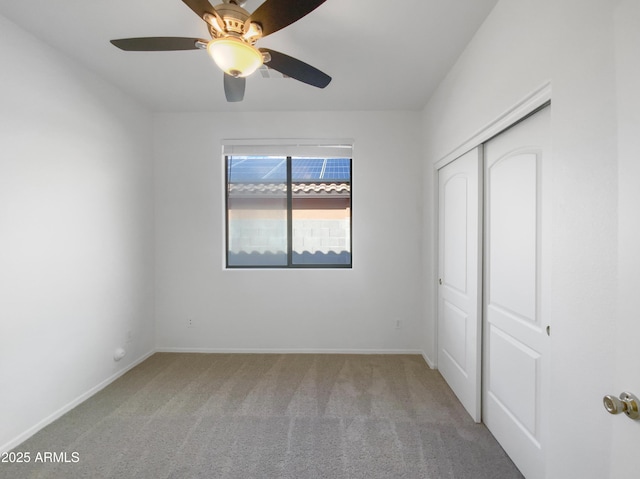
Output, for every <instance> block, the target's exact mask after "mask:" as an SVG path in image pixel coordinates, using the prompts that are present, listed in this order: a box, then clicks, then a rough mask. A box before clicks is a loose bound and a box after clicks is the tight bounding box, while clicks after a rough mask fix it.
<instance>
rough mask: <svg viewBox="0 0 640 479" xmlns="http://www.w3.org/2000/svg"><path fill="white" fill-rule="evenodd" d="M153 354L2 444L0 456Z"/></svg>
mask: <svg viewBox="0 0 640 479" xmlns="http://www.w3.org/2000/svg"><path fill="white" fill-rule="evenodd" d="M155 352H156V351H155V350H152V351H150V352H148V353H146V354H145V355H143V356H141V357H140V358H138V359H137V360H135V361H134V362H133V363H131V364H130V365H129V366H127V367H126V368H125V369H123V370H122V371H118V372H117V373H115V374H113V375H112V376H110V377H108V378H107V379H105V380H104V381H102V382H101V383H99V384H98V385H96V386H94V387H92V388H91V389H89V390H88V391H87V392H85V393H83V394H81V395H80V396H78V397H77V398H75V399H74V400H73V401H71V402H69V403H68V404H66V405H64V406H63V407H61V408H60V409H58V410H57V411H55V412H54V413H53V414H50V415H49V416H47V417H46V418H44V419H43V420H42V421H40V422H38V423H37V424H36V425H34V426H32V427H30V428H29V429H27V430H26V431H25V432H23V433H22V434H20V435H19V436H18V437H16V438H14V439H12V440H11V441H9V442H7V443H6V444H3V445H2V446H0V454H3V453H5V452H8V451H10V450H12V449H13V448H15V447H17V446H19V445H20V444H22V443H23V442H24V441H26V440H27V439H29V438H30V437H31V436H33V435H34V434H35V433H37V432H38V431H40V430H41V429H43V428H44V427H46V426H48V425H49V424H51V423H52V422H53V421H55V420H56V419H58V418H60V417H61V416H63V415H65V414H66V413H68V412H69V411H71V410H72V409H73V408H74V407H76V406H77V405H78V404H80V403H82V402H84V401H86V400H87V399H89V398H90V397H91V396H93V395H94V394H96V393H97V392H98V391H101V390H102V389H104V388H105V387H107V386H108V385H109V384H111V383H112V382H113V381H115V380H116V379H118V378H119V377H121V376H123V375H124V374H125V373H127V372H128V371H130V370H131V369H133V368H134V367H136V366H137V365H138V364H140V363H141V362H143V361H145V360H146V359H148V358H149V357H150V356H152V355H153V354H154V353H155Z"/></svg>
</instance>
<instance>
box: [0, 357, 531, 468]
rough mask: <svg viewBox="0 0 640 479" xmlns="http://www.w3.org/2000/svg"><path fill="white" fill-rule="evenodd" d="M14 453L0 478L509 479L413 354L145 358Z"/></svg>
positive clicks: (500, 460) (500, 457) (505, 461)
mask: <svg viewBox="0 0 640 479" xmlns="http://www.w3.org/2000/svg"><path fill="white" fill-rule="evenodd" d="M15 451H22V452H30V455H31V458H32V461H31V463H29V464H13V465H8V464H0V477H1V478H11V479H23V478H65V479H66V478H91V479H98V478H150V479H159V478H176V479H178V478H181V479H182V478H234V479H235V478H237V479H250V478H265V479H268V478H290V479H302V478H345V479H346V478H363V479H365V478H366V479H377V478H380V479H382V478H384V479H396V478H434V479H439V478H469V479H484V478H486V479H501V478H509V479H511V478H521V477H522V475H521V474H520V473H519V472H518V470H517V469H516V467H515V466H514V465H513V463H512V462H511V461H510V460H509V458H508V457H507V456H506V455H505V453H504V451H503V450H502V449H501V448H500V446H499V445H498V444H497V442H496V441H495V440H494V438H493V437H492V436H491V434H490V433H489V431H488V430H487V429H486V427H484V426H483V425H477V424H474V423H473V421H472V420H471V418H470V417H469V416H468V415H467V414H466V413H465V412H464V410H463V409H462V406H461V405H460V403H459V402H458V401H457V400H456V398H455V396H454V395H453V393H452V392H451V390H450V389H449V388H448V386H447V385H446V384H445V382H444V381H443V379H442V377H441V376H440V375H439V374H438V373H437V372H436V371H432V370H430V369H429V368H428V367H427V365H426V364H425V363H424V360H423V359H422V358H421V357H420V356H412V355H398V356H387V355H375V356H373V355H316V354H309V355H302V354H300V355H283V354H268V355H267V354H167V353H161V354H155V355H154V356H152V357H151V358H149V359H148V360H147V361H145V362H144V363H142V364H141V365H139V366H138V367H136V368H134V369H133V370H131V371H130V372H129V373H127V374H126V375H124V376H123V377H121V378H120V379H118V380H117V381H115V382H114V383H113V384H111V385H110V386H108V387H107V388H105V389H104V390H103V391H101V392H99V393H98V394H96V395H95V396H93V397H92V398H91V399H89V400H87V401H86V402H84V403H83V404H81V405H80V406H78V407H77V408H75V409H74V410H72V411H70V412H69V413H68V414H66V415H65V416H63V417H62V418H60V419H59V420H58V421H56V422H54V423H53V424H51V425H50V426H48V427H46V428H45V429H43V430H42V431H40V432H39V433H38V434H36V435H35V436H33V437H32V438H31V439H29V440H28V441H26V442H25V443H23V444H22V445H20V446H19V447H17V448H16V449H15ZM43 452H56V453H62V452H66V453H67V456H66V457H67V460H69V461H73V460H74V457H75V458H77V459H78V460H77V462H69V463H42V462H38V463H36V462H35V461H34V460H33V459H34V458H35V457H36V455H37V454H38V453H43ZM73 453H77V454H76V455H75V456H73ZM58 459H60V456H58Z"/></svg>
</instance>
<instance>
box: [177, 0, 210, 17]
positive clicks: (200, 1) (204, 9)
mask: <svg viewBox="0 0 640 479" xmlns="http://www.w3.org/2000/svg"><path fill="white" fill-rule="evenodd" d="M182 1H183V2H184V3H185V4H186V5H187V6H188V7H189V8H190V9H191V10H193V11H194V12H195V13H196V15H198V16H199V17H200V18H203V17H204V14H205V13H211V14H215V11H216V10H215V8H213V6H212V5H211V4H210V3H209V2H208V1H207V0H182Z"/></svg>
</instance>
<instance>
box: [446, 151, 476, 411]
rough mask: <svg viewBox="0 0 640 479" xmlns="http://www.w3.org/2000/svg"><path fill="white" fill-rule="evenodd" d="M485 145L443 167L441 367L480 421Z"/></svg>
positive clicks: (468, 407)
mask: <svg viewBox="0 0 640 479" xmlns="http://www.w3.org/2000/svg"><path fill="white" fill-rule="evenodd" d="M481 177H482V148H481V147H478V148H475V149H473V150H471V151H469V152H468V153H466V154H465V155H462V156H461V157H460V158H458V159H456V160H455V161H453V162H452V163H449V164H448V165H446V166H444V167H443V168H441V169H440V170H438V187H439V193H438V194H439V199H438V202H439V204H438V216H439V218H438V222H439V228H438V229H439V237H438V248H439V265H438V273H439V274H438V277H439V279H438V283H439V286H438V369H439V370H440V374H442V376H443V377H444V378H445V380H446V381H447V383H448V384H449V386H451V389H452V390H453V392H454V393H455V394H456V396H458V399H460V402H461V403H462V405H463V406H464V407H465V408H466V410H467V411H468V412H469V414H470V415H471V417H473V419H474V420H475V421H476V422H480V412H481V411H480V394H481V388H480V372H481V367H480V366H481V363H480V356H481V346H480V344H481V343H480V340H481V329H480V328H481V325H482V322H481V311H482V307H481V297H482V295H481V291H482V288H481V276H482V275H481V231H482V228H481V224H482V222H481V217H482V215H481V212H482V209H481V205H482V201H481V198H482V191H481V190H482V188H481V185H482V181H481Z"/></svg>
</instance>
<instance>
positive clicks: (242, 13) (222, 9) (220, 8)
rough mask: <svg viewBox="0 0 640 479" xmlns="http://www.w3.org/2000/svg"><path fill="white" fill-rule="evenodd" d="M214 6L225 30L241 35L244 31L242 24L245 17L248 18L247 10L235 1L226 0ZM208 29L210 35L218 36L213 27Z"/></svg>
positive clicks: (245, 19)
mask: <svg viewBox="0 0 640 479" xmlns="http://www.w3.org/2000/svg"><path fill="white" fill-rule="evenodd" d="M242 3H244V2H242ZM214 8H215V10H216V12H218V15H220V16H221V17H222V20H223V21H224V24H225V27H226V30H227V32H230V33H231V32H233V33H237V34H238V35H242V33H243V31H244V24H245V22H246V21H247V18H249V12H247V11H246V10H245V9H244V8H242V7H240V6H238V5H236V4H235V3H227V2H225V3H222V4H220V5H217V6H216V7H214ZM209 30H211V35H212V36H214V37H215V36H218V33H217V32H216V31H215V30H214V29H213V28H210V29H209Z"/></svg>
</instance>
